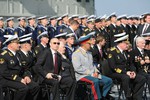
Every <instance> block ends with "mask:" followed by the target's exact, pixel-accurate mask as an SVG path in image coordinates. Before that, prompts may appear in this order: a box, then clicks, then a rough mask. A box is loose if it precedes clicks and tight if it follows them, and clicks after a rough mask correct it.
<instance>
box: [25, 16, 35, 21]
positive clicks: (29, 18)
mask: <svg viewBox="0 0 150 100" xmlns="http://www.w3.org/2000/svg"><path fill="white" fill-rule="evenodd" d="M35 18H36V16H30V17H28V18H27V20H31V19H35Z"/></svg>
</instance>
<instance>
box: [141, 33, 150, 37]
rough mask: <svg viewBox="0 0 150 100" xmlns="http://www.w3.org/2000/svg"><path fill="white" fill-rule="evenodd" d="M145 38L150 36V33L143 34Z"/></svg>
mask: <svg viewBox="0 0 150 100" xmlns="http://www.w3.org/2000/svg"><path fill="white" fill-rule="evenodd" d="M142 36H143V37H146V36H150V32H149V33H144V34H142Z"/></svg>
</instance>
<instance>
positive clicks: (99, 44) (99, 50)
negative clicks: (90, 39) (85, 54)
mask: <svg viewBox="0 0 150 100" xmlns="http://www.w3.org/2000/svg"><path fill="white" fill-rule="evenodd" d="M105 43H106V41H105V38H104V37H103V36H98V37H97V38H96V45H95V46H94V49H93V50H92V56H93V62H94V64H96V65H98V64H100V65H101V63H102V61H103V60H104V59H106V58H107V56H106V52H105V51H104V48H103V47H104V45H105Z"/></svg>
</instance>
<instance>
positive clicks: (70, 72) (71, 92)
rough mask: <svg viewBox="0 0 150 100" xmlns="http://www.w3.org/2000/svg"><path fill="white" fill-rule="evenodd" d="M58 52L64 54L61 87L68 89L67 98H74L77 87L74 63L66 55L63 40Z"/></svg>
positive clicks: (69, 99) (71, 99) (72, 99)
mask: <svg viewBox="0 0 150 100" xmlns="http://www.w3.org/2000/svg"><path fill="white" fill-rule="evenodd" d="M58 52H59V53H60V54H61V56H62V70H61V74H60V75H61V77H62V79H61V81H60V87H61V88H65V89H67V91H66V100H74V96H75V89H76V80H75V74H74V69H73V66H72V63H71V62H70V61H69V59H67V58H66V56H65V55H64V53H65V45H64V43H63V42H60V45H59V49H58Z"/></svg>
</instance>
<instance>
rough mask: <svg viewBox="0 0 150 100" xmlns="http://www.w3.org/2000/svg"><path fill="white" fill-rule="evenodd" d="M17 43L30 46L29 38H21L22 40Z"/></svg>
mask: <svg viewBox="0 0 150 100" xmlns="http://www.w3.org/2000/svg"><path fill="white" fill-rule="evenodd" d="M19 43H20V44H23V43H29V44H31V37H26V38H22V39H20V40H19Z"/></svg>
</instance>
